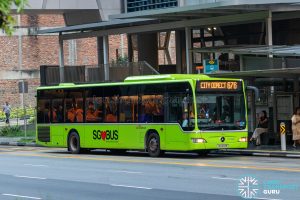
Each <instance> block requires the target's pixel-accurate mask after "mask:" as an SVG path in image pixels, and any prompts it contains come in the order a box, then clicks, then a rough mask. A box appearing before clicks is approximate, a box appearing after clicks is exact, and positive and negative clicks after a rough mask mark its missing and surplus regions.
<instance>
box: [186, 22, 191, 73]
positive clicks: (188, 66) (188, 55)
mask: <svg viewBox="0 0 300 200" xmlns="http://www.w3.org/2000/svg"><path fill="white" fill-rule="evenodd" d="M185 38H186V39H185V53H186V73H187V74H191V73H193V59H192V58H193V56H192V51H191V50H192V29H191V28H190V27H185Z"/></svg>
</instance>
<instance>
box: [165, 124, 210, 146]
mask: <svg viewBox="0 0 300 200" xmlns="http://www.w3.org/2000/svg"><path fill="white" fill-rule="evenodd" d="M192 138H201V134H200V133H193V132H183V131H182V129H181V128H180V126H179V125H166V149H167V150H171V151H172V150H173V151H190V150H198V149H205V144H203V143H202V144H193V143H192Z"/></svg>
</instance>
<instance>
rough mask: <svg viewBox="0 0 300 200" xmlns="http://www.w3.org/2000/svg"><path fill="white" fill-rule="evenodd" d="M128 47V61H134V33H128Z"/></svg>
mask: <svg viewBox="0 0 300 200" xmlns="http://www.w3.org/2000/svg"><path fill="white" fill-rule="evenodd" d="M127 43H128V45H127V48H128V61H129V62H133V44H132V35H131V34H127Z"/></svg>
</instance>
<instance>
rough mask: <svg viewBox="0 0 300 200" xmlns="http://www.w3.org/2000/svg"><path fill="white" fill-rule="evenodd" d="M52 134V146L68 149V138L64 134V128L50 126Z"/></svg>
mask: <svg viewBox="0 0 300 200" xmlns="http://www.w3.org/2000/svg"><path fill="white" fill-rule="evenodd" d="M50 134H51V144H52V146H56V147H66V146H67V143H66V139H65V138H66V136H65V134H64V127H63V126H60V125H58V126H55V125H52V126H50Z"/></svg>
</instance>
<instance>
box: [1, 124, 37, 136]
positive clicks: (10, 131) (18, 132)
mask: <svg viewBox="0 0 300 200" xmlns="http://www.w3.org/2000/svg"><path fill="white" fill-rule="evenodd" d="M35 136H36V130H35V129H34V130H32V129H28V130H26V137H31V138H35ZM0 137H25V131H24V130H23V129H21V127H20V126H5V127H3V128H1V129H0Z"/></svg>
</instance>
